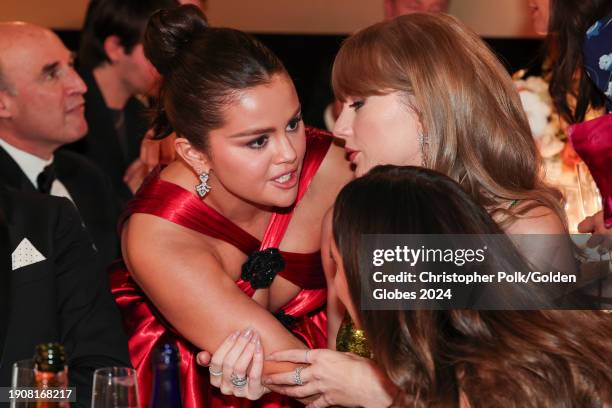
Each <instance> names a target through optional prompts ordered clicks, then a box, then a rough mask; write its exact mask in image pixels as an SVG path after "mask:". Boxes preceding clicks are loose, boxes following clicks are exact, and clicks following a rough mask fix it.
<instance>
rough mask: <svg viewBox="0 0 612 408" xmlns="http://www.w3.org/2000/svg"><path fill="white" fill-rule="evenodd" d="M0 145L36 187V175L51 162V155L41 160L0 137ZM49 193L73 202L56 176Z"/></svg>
mask: <svg viewBox="0 0 612 408" xmlns="http://www.w3.org/2000/svg"><path fill="white" fill-rule="evenodd" d="M0 147H2V148H3V149H4V150H6V152H7V153H8V154H9V156H11V157H12V158H13V160H15V162H16V163H17V165H18V166H19V167H20V168H21V171H23V172H24V173H25V175H26V177H27V178H28V180H30V181H31V182H32V185H34V187H36V188H38V182H37V181H36V179H37V178H38V175H39V174H40V173H42V171H43V170H44V168H45V167H47V166H48V165H49V164H51V163H53V157H52V158H51V159H50V160H43V159H41V158H40V157H38V156H34V155H33V154H30V153H28V152H24V151H23V150H20V149H18V148H16V147H15V146H13V145H11V144H9V143H7V142H6V141H5V140H2V139H0ZM50 194H51V195H53V196H57V197H66V198H67V199H69V200H70V201H72V202H73V203H74V200H73V199H72V197H70V193H69V192H68V190H67V189H66V186H64V184H62V182H61V181H59V179H57V178H56V179H55V180H53V184H51V191H50Z"/></svg>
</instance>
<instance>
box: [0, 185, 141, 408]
mask: <svg viewBox="0 0 612 408" xmlns="http://www.w3.org/2000/svg"><path fill="white" fill-rule="evenodd" d="M96 257H97V254H96V252H95V251H94V250H93V249H92V245H91V239H90V238H89V235H88V233H87V232H86V231H85V229H84V228H83V226H82V225H81V221H80V217H79V214H78V213H77V211H76V209H75V208H74V206H73V205H72V204H71V203H70V202H69V201H68V200H67V199H66V198H60V197H52V196H47V195H43V194H39V193H29V192H20V191H15V190H12V189H9V188H7V187H5V186H2V185H0V387H8V386H10V385H11V384H10V382H11V380H10V375H11V368H12V364H13V363H14V362H15V361H18V360H23V359H27V358H32V357H33V355H34V349H35V347H36V345H37V344H40V343H45V342H59V343H62V344H63V345H64V347H65V350H66V355H67V358H68V368H69V369H68V381H69V385H70V386H76V387H77V389H76V398H77V406H79V407H88V406H90V404H91V388H92V378H93V372H94V370H95V369H96V368H99V367H108V366H127V367H129V366H131V364H130V359H129V354H128V348H127V338H126V336H125V333H124V332H123V328H122V326H121V321H120V317H119V312H118V310H117V308H116V306H115V304H114V301H113V299H112V296H111V294H110V292H109V287H108V278H107V274H106V272H105V271H104V270H103V269H102V268H101V267H98V266H97V265H98V264H97V262H96ZM0 405H1V404H0Z"/></svg>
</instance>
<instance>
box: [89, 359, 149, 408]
mask: <svg viewBox="0 0 612 408" xmlns="http://www.w3.org/2000/svg"><path fill="white" fill-rule="evenodd" d="M91 406H92V408H139V407H140V405H139V402H138V381H137V378H136V370H134V369H133V368H127V367H105V368H98V369H97V370H96V371H95V373H94V380H93V392H92V396H91Z"/></svg>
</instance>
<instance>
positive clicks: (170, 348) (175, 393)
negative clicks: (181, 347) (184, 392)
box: [150, 343, 183, 408]
mask: <svg viewBox="0 0 612 408" xmlns="http://www.w3.org/2000/svg"><path fill="white" fill-rule="evenodd" d="M179 361H180V359H179V352H178V349H177V348H176V346H175V345H174V344H170V343H164V344H162V345H160V346H159V347H157V350H156V353H155V356H154V358H153V362H152V364H153V393H152V395H151V407H150V408H182V407H183V403H182V401H181V388H180V383H179V376H180V374H179V364H180V362H179Z"/></svg>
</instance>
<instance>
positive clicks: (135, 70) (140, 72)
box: [68, 0, 178, 201]
mask: <svg viewBox="0 0 612 408" xmlns="http://www.w3.org/2000/svg"><path fill="white" fill-rule="evenodd" d="M177 5H178V3H177V2H176V0H148V1H141V0H94V1H91V2H90V3H89V7H88V9H87V13H86V16H85V25H84V26H83V29H82V35H81V41H80V48H79V54H78V67H79V74H80V75H81V77H82V78H83V80H84V81H85V83H86V84H87V87H88V89H89V90H88V92H87V94H86V95H85V101H86V103H85V118H86V120H87V123H88V124H89V133H88V134H87V135H86V136H85V137H84V138H82V139H80V140H79V141H78V142H76V143H74V144H72V145H70V146H69V147H68V148H69V149H71V150H74V151H76V152H78V153H80V154H83V155H84V156H86V157H88V158H89V159H91V160H92V161H93V162H94V163H96V164H97V165H98V166H99V167H100V168H101V169H102V170H103V171H104V172H105V173H106V174H107V175H108V176H109V177H110V179H111V181H112V183H113V187H114V189H115V191H116V192H117V193H118V194H119V196H120V199H121V200H122V201H127V199H129V198H130V197H131V195H132V191H134V190H135V189H136V188H137V187H138V186H139V185H140V182H141V181H142V179H143V178H144V176H145V175H146V173H147V172H148V169H147V166H145V164H144V163H142V162H141V161H140V160H138V158H139V155H140V144H141V142H142V139H143V137H144V135H145V133H146V131H147V129H148V125H147V120H146V118H145V115H144V111H145V106H144V105H143V103H142V102H141V101H140V100H139V99H137V98H136V96H156V93H157V89H158V80H159V74H158V73H157V71H156V70H155V68H154V67H153V65H152V64H151V63H150V62H149V60H147V59H146V57H145V56H144V51H143V44H142V38H143V35H144V31H145V27H146V24H147V21H148V19H149V17H150V16H151V15H152V14H153V13H154V12H155V11H157V10H159V9H163V8H169V7H176V6H177ZM128 169H129V170H128Z"/></svg>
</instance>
